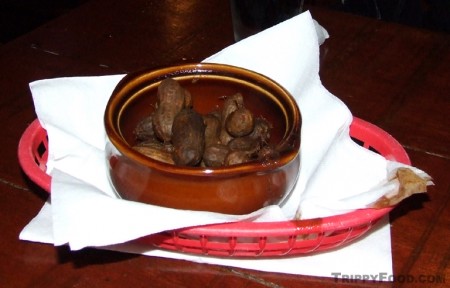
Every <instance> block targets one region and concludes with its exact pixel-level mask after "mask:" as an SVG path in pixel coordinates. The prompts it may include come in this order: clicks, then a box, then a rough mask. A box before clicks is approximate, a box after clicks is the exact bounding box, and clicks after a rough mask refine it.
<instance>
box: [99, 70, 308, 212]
mask: <svg viewBox="0 0 450 288" xmlns="http://www.w3.org/2000/svg"><path fill="white" fill-rule="evenodd" d="M167 77H172V78H174V79H176V80H177V81H179V82H180V83H181V85H182V86H183V87H184V88H186V89H188V90H189V91H190V92H191V94H192V99H193V105H194V109H195V110H196V111H197V112H199V113H201V114H206V113H208V112H211V111H213V110H214V109H216V108H217V107H218V106H220V105H222V103H223V96H224V95H233V94H235V93H236V92H241V93H242V94H243V95H244V103H245V106H246V107H247V108H248V109H249V110H250V111H252V112H253V113H254V114H255V115H260V116H263V117H264V118H266V119H267V120H268V121H270V122H271V124H272V125H273V129H272V131H271V138H270V141H271V142H272V143H271V144H273V145H276V146H279V147H284V151H283V152H282V153H281V156H280V157H279V158H277V159H276V160H274V161H266V162H264V163H260V162H256V161H255V162H249V163H246V164H239V165H233V166H227V167H219V168H202V167H182V166H176V165H171V164H165V163H162V162H159V161H156V160H153V159H150V158H148V157H146V156H144V155H142V154H140V153H139V152H137V151H135V150H134V149H132V148H131V147H132V146H133V145H134V144H135V139H134V136H133V133H132V131H133V129H134V127H136V125H137V123H138V122H139V121H140V120H141V119H142V118H143V117H145V116H146V115H148V114H149V113H151V112H152V111H153V110H154V106H155V105H154V104H155V103H156V90H157V87H158V85H159V83H160V82H161V81H162V80H163V79H165V78H167ZM104 120H105V128H106V133H107V136H108V138H109V142H108V144H107V147H106V151H107V163H108V166H109V177H110V180H111V183H112V185H113V186H114V188H115V189H116V192H117V194H118V195H119V196H120V197H122V198H123V199H127V200H132V201H138V202H144V203H149V204H154V205H159V206H164V207H171V208H178V209H187V210H204V211H212V212H220V213H226V214H247V213H250V212H253V211H255V210H258V209H259V208H262V207H265V206H268V205H271V204H278V203H280V202H281V201H283V199H285V198H286V197H287V196H288V195H289V193H290V192H291V191H292V189H293V187H294V185H295V182H296V180H297V175H298V172H299V162H300V160H299V154H298V151H299V147H300V128H301V116H300V112H299V109H298V107H297V105H296V102H295V100H294V99H293V98H292V96H291V95H290V94H289V92H287V91H286V90H285V89H284V88H283V87H281V86H280V85H279V84H277V83H276V82H274V81H273V80H271V79H269V78H267V77H265V76H263V75H260V74H257V73H255V72H252V71H249V70H245V69H242V68H238V67H234V66H228V65H221V64H204V63H202V64H186V65H180V66H172V67H167V68H161V69H157V70H149V71H143V72H139V73H134V74H129V75H127V76H125V77H124V78H123V80H122V81H121V82H120V83H119V84H118V85H117V87H116V89H115V90H114V91H113V93H112V96H111V98H110V100H109V102H108V104H107V107H106V111H105V118H104Z"/></svg>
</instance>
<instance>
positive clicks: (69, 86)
mask: <svg viewBox="0 0 450 288" xmlns="http://www.w3.org/2000/svg"><path fill="white" fill-rule="evenodd" d="M327 37H328V34H327V33H326V31H325V30H324V29H323V28H321V27H320V26H319V25H318V24H317V23H316V22H315V21H314V20H313V19H312V18H311V15H310V14H309V12H305V13H303V14H301V15H299V16H297V17H294V18H292V19H290V20H288V21H285V22H283V23H281V24H279V25H277V26H274V27H272V28H270V29H267V30H266V31H264V32H261V33H259V34H257V35H254V36H252V37H249V38H247V39H245V40H242V41H241V42H238V43H236V44H234V45H232V46H230V47H228V48H226V49H224V50H223V51H221V52H219V53H217V54H216V55H213V56H211V57H209V58H207V59H205V62H217V63H226V64H232V65H236V66H241V67H244V68H248V69H251V70H254V71H257V72H260V73H262V74H265V75H267V76H269V77H271V78H273V79H274V80H276V81H278V82H279V83H280V84H282V85H283V86H284V87H285V88H287V89H288V90H289V91H290V92H291V93H292V94H293V95H294V97H295V98H296V100H297V102H298V104H299V107H300V110H301V113H302V118H303V126H302V144H301V145H302V146H301V151H300V155H301V169H300V171H301V172H300V175H299V180H298V183H297V185H296V188H295V191H294V192H293V193H292V196H291V197H290V198H289V199H288V200H287V201H286V203H284V204H283V206H282V207H279V206H270V207H266V208H264V209H261V210H259V211H255V212H254V213H252V214H250V215H242V216H233V215H223V214H218V213H210V212H201V211H182V210H176V209H169V208H164V207H157V206H153V205H147V204H142V203H137V202H131V201H125V200H121V199H117V198H116V196H115V195H114V193H113V191H112V188H111V187H110V184H109V182H108V180H107V175H106V165H105V162H104V161H105V160H104V145H105V139H106V138H105V137H106V136H105V131H104V128H103V112H104V108H105V106H106V102H107V101H108V99H109V96H110V94H111V92H112V90H113V89H114V87H115V85H116V84H117V82H118V81H119V80H120V79H121V78H122V77H123V75H114V76H102V77H70V78H58V79H48V80H40V81H36V82H33V83H31V84H30V88H31V91H32V94H33V100H34V103H35V107H36V113H37V115H38V118H39V120H40V122H41V125H42V126H43V127H44V128H45V129H46V130H47V133H48V137H49V159H48V172H49V173H50V174H51V175H52V183H51V187H52V193H51V204H50V203H49V202H48V203H46V204H45V205H44V207H43V208H42V210H41V212H40V213H39V214H38V215H37V216H36V218H35V219H33V220H32V221H31V222H30V223H29V224H28V225H27V226H26V227H25V228H24V230H23V231H22V233H21V234H20V238H21V239H24V240H30V241H39V242H45V243H53V244H55V245H63V244H69V245H70V248H71V249H74V250H76V249H81V248H84V247H88V246H90V247H92V246H96V247H103V248H107V249H119V250H121V251H129V252H134V253H136V251H138V250H136V247H132V246H130V244H120V243H124V242H126V241H128V240H133V239H136V238H139V237H141V236H145V235H149V234H153V233H157V232H160V231H164V230H171V229H175V228H180V227H188V226H196V225H202V224H208V223H218V222H229V221H240V220H244V219H246V220H254V221H269V220H284V219H292V218H293V217H295V215H301V217H302V218H310V217H319V216H325V215H330V214H338V213H341V212H344V211H348V210H352V209H357V208H361V207H365V205H367V204H369V203H371V202H373V199H372V198H374V197H375V196H376V195H378V194H379V193H380V191H385V190H386V189H383V187H384V186H383V185H384V184H385V182H386V181H385V180H386V177H387V175H388V163H389V161H386V160H385V159H384V158H383V157H381V156H379V155H377V154H375V153H372V152H369V151H368V150H366V149H364V148H361V147H359V146H358V145H357V144H355V143H354V142H352V141H351V140H350V138H349V135H348V126H349V124H350V123H351V121H352V115H351V113H350V111H349V110H348V109H347V107H346V106H345V105H344V104H343V103H342V102H341V101H340V100H339V99H338V98H336V97H335V96H333V95H332V94H330V93H329V92H328V91H327V90H326V89H325V88H324V87H323V86H322V84H321V82H320V79H319V74H318V72H319V43H320V42H321V41H323V40H324V39H325V38H327ZM273 43H276V45H274V44H273ZM324 179H326V180H324ZM350 180H351V181H350ZM349 181H350V182H349ZM383 181H384V182H383ZM372 191H375V192H372ZM376 193H378V194H376ZM359 194H361V195H362V197H358V195H359ZM375 194H376V195H375ZM381 195H383V194H381ZM352 197H353V198H352ZM378 197H379V196H378ZM325 199H326V201H324V200H325ZM346 199H350V200H351V201H346ZM355 199H356V200H355ZM375 199H377V198H375ZM369 200H370V201H371V202H367V201H369ZM337 203H338V204H339V205H337ZM335 205H337V206H335ZM142 219H147V220H146V221H142ZM130 223H133V225H130ZM110 245H115V246H110ZM139 251H140V252H139V253H142V254H146V255H154V256H162V257H171V258H181V259H189V260H192V261H199V262H205V263H217V264H220V263H222V264H226V265H231V266H238V267H248V268H253V269H260V270H264V271H278V272H283V271H285V272H286V273H296V274H311V275H320V276H330V273H332V272H333V271H338V272H340V271H343V270H345V269H344V268H345V267H347V268H346V269H348V271H356V270H354V269H358V267H359V268H361V269H363V270H362V272H364V271H365V272H366V273H369V272H370V273H378V272H380V270H383V271H381V272H387V273H391V272H392V271H391V269H392V268H391V259H390V234H389V228H388V226H386V225H385V226H382V227H380V228H379V229H378V230H377V231H376V232H374V233H372V234H371V235H369V236H368V237H366V238H365V239H364V240H363V241H360V242H359V243H358V244H353V245H350V246H348V247H346V248H344V249H342V250H339V251H334V252H328V253H324V254H321V255H316V256H308V257H295V258H291V259H290V260H286V261H285V262H286V263H285V264H283V265H280V263H281V262H278V261H261V260H248V261H234V260H223V259H217V258H210V257H191V256H187V255H183V254H178V253H171V252H170V253H169V252H166V251H160V250H157V249H153V250H148V251H143V250H139ZM334 253H337V254H334ZM357 254H358V255H362V254H366V255H368V254H370V255H371V257H372V256H373V258H372V259H371V261H367V262H368V263H365V264H366V265H363V264H359V265H357V267H356V266H355V264H354V262H353V261H343V262H339V263H337V262H336V261H337V260H336V259H335V258H334V257H335V256H333V255H340V256H339V257H338V258H340V257H343V258H342V259H350V258H348V257H345V256H351V255H357ZM372 254H373V255H372ZM377 255H378V256H377ZM308 259H309V260H308ZM342 259H341V260H342ZM330 261H331V262H330ZM326 262H327V263H328V262H329V263H328V264H329V266H330V269H331V270H330V269H327V270H323V267H328V266H324V265H318V266H317V268H312V267H311V266H309V265H308V264H310V263H326ZM347 262H352V263H347ZM369 262H370V263H369ZM244 263H246V264H244ZM293 264H296V265H297V266H298V270H297V268H295V269H294V270H295V271H293V269H292V268H289V266H292V265H293ZM284 265H285V266H284ZM365 268H367V269H366V270H364V269H365ZM333 269H334V270H333ZM352 269H353V270H352ZM280 270H281V271H280ZM312 270H315V271H312ZM346 271H347V270H346Z"/></svg>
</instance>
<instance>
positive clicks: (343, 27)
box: [0, 0, 450, 288]
mask: <svg viewBox="0 0 450 288" xmlns="http://www.w3.org/2000/svg"><path fill="white" fill-rule="evenodd" d="M311 13H312V14H313V16H314V17H315V18H316V19H317V20H318V21H319V22H320V23H321V24H322V25H323V26H324V27H325V28H326V29H327V30H328V31H329V33H330V35H331V38H330V39H329V40H327V41H326V42H325V44H324V45H323V46H322V47H321V72H320V74H321V78H322V81H323V83H324V86H325V87H327V88H328V89H329V90H330V91H331V92H332V93H333V94H335V95H337V96H338V97H340V98H341V99H342V100H343V101H344V102H345V103H346V104H347V105H348V106H349V107H350V109H351V111H352V112H353V114H354V115H355V116H358V117H360V118H363V119H365V120H368V121H370V122H372V123H374V124H376V125H378V126H380V127H381V128H383V129H384V130H386V131H388V132H389V133H391V134H392V135H394V136H395V137H396V138H397V140H399V142H400V143H401V144H402V145H403V146H404V147H405V149H406V151H407V152H408V154H409V156H410V158H411V160H412V163H413V164H414V165H415V166H417V167H420V168H421V169H423V170H425V171H427V172H428V173H429V174H431V175H432V176H433V178H434V182H435V184H436V185H435V186H434V187H430V189H429V193H428V194H427V195H417V196H414V197H411V198H409V199H407V200H405V201H404V202H402V203H401V204H400V205H399V206H398V207H397V208H395V209H394V210H393V212H392V213H391V224H392V250H393V264H394V273H395V275H399V276H400V275H403V276H408V275H409V276H412V277H413V279H414V280H417V281H419V282H425V284H426V286H427V287H448V285H450V268H449V259H450V245H449V243H450V240H449V239H450V232H449V227H450V213H449V211H450V206H449V199H450V177H449V176H450V175H449V171H450V65H449V63H450V37H449V35H447V34H438V33H434V32H430V31H425V30H417V29H413V28H408V27H404V26H400V25H395V24H388V23H384V22H380V21H376V20H372V19H368V18H362V17H358V16H353V15H348V14H339V13H335V12H329V11H323V10H319V9H314V8H311ZM232 43H233V36H232V28H231V22H230V15H229V6H228V1H227V0H214V1H213V0H210V1H200V0H186V1H176V0H167V1H159V0H154V1H151V0H135V1H124V0H93V1H90V2H88V3H86V4H85V5H83V6H81V7H80V8H78V9H76V10H74V11H73V12H71V13H69V14H66V15H64V16H62V17H60V18H58V19H56V20H55V21H53V22H51V23H49V24H47V25H45V26H43V27H41V28H39V29H37V30H35V31H33V32H32V33H29V34H28V35H25V36H24V37H21V38H19V39H16V40H15V41H13V42H10V43H8V44H6V45H3V46H0V67H1V68H0V87H1V96H0V101H1V102H0V121H1V122H0V123H1V125H2V127H3V132H2V147H3V148H2V151H3V154H2V155H3V157H2V161H1V164H0V216H1V219H0V231H1V236H0V287H46V288H49V287H300V286H307V287H324V286H328V285H329V286H332V285H334V286H339V287H355V286H364V287H366V286H367V287H375V286H376V287H378V286H380V287H390V286H396V287H400V286H411V285H416V286H420V285H423V283H406V282H408V281H403V282H402V281H398V282H395V283H371V282H357V283H354V282H352V283H347V282H344V281H337V282H336V281H335V280H333V279H331V278H317V277H308V276H292V275H284V274H276V273H265V272H257V271H250V270H244V269H237V268H229V267H221V266H213V265H205V264H196V263H191V262H186V261H176V260H170V259H160V258H154V257H144V256H137V255H130V254H123V253H116V252H108V251H103V250H96V249H84V250H82V251H77V252H71V251H69V250H68V248H67V247H53V246H52V245H44V244H38V243H31V242H25V241H20V240H19V239H18V235H19V233H20V231H21V229H22V228H23V227H24V226H25V225H26V224H27V223H28V222H29V221H30V220H31V219H32V218H33V217H34V216H35V215H36V214H37V213H38V211H39V210H40V208H41V206H42V205H43V203H44V201H45V199H46V195H45V193H44V192H43V191H41V190H40V189H39V188H38V187H36V186H35V185H33V183H31V181H29V180H28V179H27V178H26V177H25V176H24V174H23V173H22V171H21V168H20V166H19V164H18V161H17V156H16V155H17V145H18V141H19V138H20V136H21V134H22V132H23V131H24V130H25V128H26V127H27V125H28V124H29V123H30V122H32V121H33V120H34V119H35V117H36V115H35V113H34V107H33V103H32V99H31V94H30V91H29V88H28V83H29V82H31V81H34V80H38V79H43V78H52V77H62V76H79V75H107V74H114V73H126V72H130V71H133V70H137V69H141V68H148V67H156V66H160V65H166V64H174V63H178V62H182V61H185V62H186V61H189V62H190V61H197V60H201V59H203V58H205V57H207V56H209V55H211V54H213V53H214V52H217V51H219V50H220V49H222V48H224V47H226V46H228V45H230V44H232ZM80 113H82V111H80ZM366 261H370V259H366ZM409 279H410V278H409Z"/></svg>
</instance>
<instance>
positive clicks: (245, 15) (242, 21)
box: [230, 0, 303, 41]
mask: <svg viewBox="0 0 450 288" xmlns="http://www.w3.org/2000/svg"><path fill="white" fill-rule="evenodd" d="M230 1H231V3H230V4H231V14H232V17H233V29H234V39H235V40H236V41H239V40H241V39H244V38H246V37H248V36H250V35H253V34H255V33H257V32H259V31H262V30H264V29H266V28H269V27H271V26H273V25H275V24H278V23H280V22H282V21H284V20H287V19H289V18H291V17H293V16H296V15H298V14H299V13H300V12H301V10H302V3H303V0H230Z"/></svg>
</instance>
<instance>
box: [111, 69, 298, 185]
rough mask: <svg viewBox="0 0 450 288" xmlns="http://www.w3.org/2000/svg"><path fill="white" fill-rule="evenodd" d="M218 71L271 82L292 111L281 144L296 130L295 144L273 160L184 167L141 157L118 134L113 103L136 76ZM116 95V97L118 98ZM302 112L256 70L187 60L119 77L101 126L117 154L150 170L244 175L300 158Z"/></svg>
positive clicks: (267, 169) (267, 78)
mask: <svg viewBox="0 0 450 288" xmlns="http://www.w3.org/2000/svg"><path fill="white" fill-rule="evenodd" d="M215 72H217V73H221V74H220V75H222V74H223V75H225V76H230V75H236V74H237V75H239V76H241V77H245V78H246V79H255V80H257V83H265V84H266V85H270V86H271V87H272V88H274V89H276V91H277V92H279V93H278V94H279V95H282V97H283V98H284V100H285V101H286V102H287V103H289V110H290V111H292V116H293V123H291V125H290V129H289V130H288V132H287V133H285V136H284V137H283V138H282V140H281V141H280V143H282V142H288V141H290V140H291V139H288V138H290V137H292V135H294V134H295V133H298V135H297V137H298V140H297V141H294V146H293V147H292V149H291V150H289V151H287V152H285V153H283V154H282V155H281V157H279V158H278V159H276V161H269V162H264V163H261V162H256V161H252V162H248V163H244V164H238V165H231V166H223V167H187V166H177V165H172V164H166V163H163V162H160V161H157V160H154V159H151V158H149V157H146V156H144V155H143V154H141V153H139V152H137V151H135V150H134V149H132V148H131V147H130V145H129V144H128V143H127V142H126V141H125V140H124V139H123V137H122V136H121V133H120V132H119V130H120V129H119V127H118V126H119V125H118V121H116V120H117V119H114V117H113V115H114V114H115V113H114V111H115V109H116V107H115V105H117V103H118V102H119V99H122V98H126V97H127V93H125V94H120V93H121V91H122V89H124V87H126V86H127V85H129V84H130V83H132V81H133V80H139V79H144V80H145V79H153V78H155V77H157V78H160V80H162V79H164V78H166V77H168V76H177V75H183V74H182V73H189V74H190V73H192V74H193V75H197V76H198V75H200V74H207V75H208V74H212V73H215ZM117 97H119V98H117ZM301 119H302V118H301V113H300V109H299V108H298V105H297V102H296V100H295V99H294V97H293V96H292V95H291V94H290V92H288V91H287V90H286V89H285V88H284V87H283V86H281V85H280V84H279V83H277V82H276V81H274V80H272V79H271V78H269V77H267V76H265V75H263V74H260V73H257V72H255V71H252V70H248V69H245V68H241V67H237V66H233V65H227V64H218V63H188V64H180V65H171V66H164V67H161V68H153V69H145V70H140V71H136V72H133V73H129V74H127V75H126V76H124V78H122V79H121V80H120V81H119V83H118V84H117V86H116V87H115V89H114V90H113V92H112V94H111V97H110V99H109V100H108V102H107V105H106V108H105V113H104V126H105V130H106V136H107V138H108V140H109V141H110V142H111V144H112V145H113V146H114V147H115V149H117V151H118V152H119V153H121V154H122V155H123V156H125V157H127V158H129V159H132V160H134V161H136V162H138V163H140V164H141V165H143V166H145V167H149V168H151V169H155V170H157V171H160V172H164V173H167V174H175V175H186V176H198V177H214V176H232V175H236V174H245V173H255V172H268V171H273V170H277V169H281V168H283V167H284V166H286V165H287V164H289V163H291V162H292V161H294V160H295V159H296V158H297V157H299V149H300V142H301V139H300V137H301V136H300V130H301Z"/></svg>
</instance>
